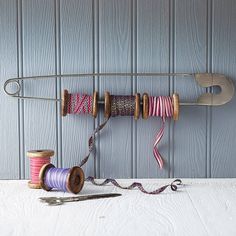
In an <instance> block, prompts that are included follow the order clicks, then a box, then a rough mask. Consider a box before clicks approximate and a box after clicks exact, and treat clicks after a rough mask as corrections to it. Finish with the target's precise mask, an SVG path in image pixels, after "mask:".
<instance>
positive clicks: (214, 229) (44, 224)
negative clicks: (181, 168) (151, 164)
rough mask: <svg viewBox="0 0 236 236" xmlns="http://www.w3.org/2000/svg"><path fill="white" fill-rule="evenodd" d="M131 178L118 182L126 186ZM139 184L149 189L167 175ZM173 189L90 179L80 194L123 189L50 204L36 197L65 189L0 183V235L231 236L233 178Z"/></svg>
mask: <svg viewBox="0 0 236 236" xmlns="http://www.w3.org/2000/svg"><path fill="white" fill-rule="evenodd" d="M132 181H133V180H127V179H123V180H119V182H120V183H121V184H122V185H124V186H126V185H128V184H131V183H132ZM136 181H139V182H142V183H143V185H144V187H145V188H147V189H149V190H151V189H155V188H157V187H159V186H161V185H164V184H167V183H170V181H171V179H161V180H160V179H149V180H142V179H138V180H136ZM183 183H184V184H185V185H184V186H182V187H180V188H179V190H178V191H177V192H172V191H171V190H170V189H168V190H166V191H165V192H164V193H162V194H160V195H157V196H154V195H146V194H143V193H141V192H139V191H137V190H132V191H131V190H121V189H118V188H115V187H113V186H111V185H108V186H104V187H96V186H93V185H91V184H90V183H85V186H84V188H83V190H82V192H81V193H80V194H81V195H85V194H93V193H112V192H114V193H121V194H122V196H121V197H118V198H113V199H112V198H110V199H98V200H90V201H81V202H73V203H66V204H65V205H63V206H58V207H49V206H47V205H46V204H44V203H41V202H40V201H39V200H38V198H39V197H50V196H58V197H61V196H71V194H69V193H62V192H55V191H54V192H52V191H51V192H47V191H44V190H37V191H35V190H32V189H29V188H28V187H27V181H0V227H1V234H2V235H25V236H28V235H30V236H31V235H33V234H37V235H49V234H50V235H58V236H61V235H62V236H63V235H78V233H79V234H80V235H85V236H86V235H89V236H90V235H95V236H96V235H104V236H106V235H137V236H138V235H160V236H162V235H177V236H178V235H181V236H183V235H186V236H189V235H192V236H195V235H197V236H198V235H235V234H236V229H235V221H236V207H235V197H236V191H235V189H236V184H235V183H236V181H235V179H208V180H206V179H183Z"/></svg>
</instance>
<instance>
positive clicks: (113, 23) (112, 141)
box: [99, 0, 132, 178]
mask: <svg viewBox="0 0 236 236" xmlns="http://www.w3.org/2000/svg"><path fill="white" fill-rule="evenodd" d="M99 62H100V63H99V64H100V65H99V71H100V72H112V71H116V72H130V71H131V1H126V0H122V1H115V0H112V1H111V0H102V1H99ZM131 84H132V81H131V78H130V77H127V78H126V77H117V78H115V77H113V78H109V77H106V78H104V77H101V78H100V82H99V92H100V96H104V95H103V94H104V91H106V90H107V91H109V92H110V94H114V95H127V94H131V93H132V90H131ZM100 115H101V119H100V120H103V114H101V113H100ZM99 153H100V154H99V157H100V176H101V177H112V176H113V177H114V176H116V177H117V178H119V177H122V178H126V177H130V176H131V168H132V167H131V165H132V163H131V162H132V118H130V117H119V118H111V119H110V121H109V123H108V124H107V125H106V127H105V128H104V130H103V131H102V132H101V135H100V147H99Z"/></svg>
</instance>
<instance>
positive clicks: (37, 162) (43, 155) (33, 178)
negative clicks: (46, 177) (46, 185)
mask: <svg viewBox="0 0 236 236" xmlns="http://www.w3.org/2000/svg"><path fill="white" fill-rule="evenodd" d="M53 155H54V151H53V150H31V151H28V152H27V157H29V158H30V181H29V182H28V186H29V187H30V188H34V189H39V188H41V185H40V180H39V172H40V169H41V168H42V166H43V165H45V164H49V163H50V160H51V157H52V156H53Z"/></svg>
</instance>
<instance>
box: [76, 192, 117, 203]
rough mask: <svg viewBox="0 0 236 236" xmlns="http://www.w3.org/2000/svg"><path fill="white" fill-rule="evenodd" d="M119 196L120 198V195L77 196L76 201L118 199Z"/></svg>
mask: <svg viewBox="0 0 236 236" xmlns="http://www.w3.org/2000/svg"><path fill="white" fill-rule="evenodd" d="M119 196H121V194H120V193H104V194H93V195H85V196H78V200H77V201H85V200H91V199H99V198H110V197H119Z"/></svg>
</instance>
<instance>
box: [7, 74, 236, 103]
mask: <svg viewBox="0 0 236 236" xmlns="http://www.w3.org/2000/svg"><path fill="white" fill-rule="evenodd" d="M99 76H104V77H105V76H106V77H108V76H110V77H111V76H121V77H125V76H131V77H138V76H143V77H147V76H156V77H161V76H163V77H164V76H178V77H180V76H181V77H190V76H191V77H194V79H195V80H196V81H197V83H198V84H199V85H200V86H201V87H203V88H209V87H212V86H218V87H220V88H221V92H220V93H218V94H214V93H204V94H202V95H200V96H199V97H198V99H197V101H196V102H180V103H179V105H182V106H192V105H200V106H217V105H223V104H225V103H227V102H229V101H230V100H231V99H232V97H233V95H234V84H233V82H232V81H231V80H230V79H229V78H226V77H225V76H224V75H221V74H212V73H79V74H63V75H39V76H29V77H17V78H11V79H8V80H7V81H6V82H5V83H4V92H5V93H6V94H7V95H9V96H12V97H15V98H18V99H38V100H48V101H56V102H61V101H62V100H61V99H56V98H44V97H27V96H19V94H20V91H21V83H20V81H24V80H30V79H49V78H65V77H99ZM11 83H13V84H16V86H17V90H16V91H15V92H13V93H11V92H9V91H7V86H8V85H9V84H11ZM98 104H104V101H103V100H100V101H98Z"/></svg>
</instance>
